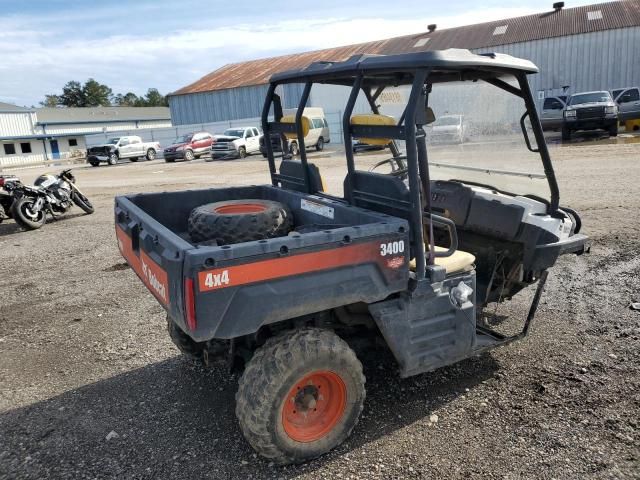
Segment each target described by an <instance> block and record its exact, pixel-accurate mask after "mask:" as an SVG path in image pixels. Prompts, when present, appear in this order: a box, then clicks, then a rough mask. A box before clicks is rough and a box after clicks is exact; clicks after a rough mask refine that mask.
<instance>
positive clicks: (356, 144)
mask: <svg viewBox="0 0 640 480" xmlns="http://www.w3.org/2000/svg"><path fill="white" fill-rule="evenodd" d="M390 144H391V142H389V143H388V144H386V145H371V144H370V143H366V142H363V141H362V140H360V139H357V138H354V139H353V143H352V147H353V153H360V152H369V151H371V150H384V149H385V148H387V147H388V146H389V145H390Z"/></svg>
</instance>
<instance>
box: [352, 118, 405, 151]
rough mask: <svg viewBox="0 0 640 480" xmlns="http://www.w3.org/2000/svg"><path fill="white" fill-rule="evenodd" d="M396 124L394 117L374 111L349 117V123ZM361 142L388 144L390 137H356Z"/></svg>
mask: <svg viewBox="0 0 640 480" xmlns="http://www.w3.org/2000/svg"><path fill="white" fill-rule="evenodd" d="M395 124H396V119H395V118H393V117H390V116H388V115H379V114H375V113H369V114H360V115H353V116H352V117H351V125H388V126H393V125H395ZM358 140H360V141H361V142H363V143H367V144H369V145H389V144H390V143H391V139H390V138H358Z"/></svg>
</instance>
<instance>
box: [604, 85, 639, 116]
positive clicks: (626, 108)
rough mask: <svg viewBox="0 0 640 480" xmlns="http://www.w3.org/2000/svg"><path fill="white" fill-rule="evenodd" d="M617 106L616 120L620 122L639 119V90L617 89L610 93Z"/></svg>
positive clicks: (636, 88)
mask: <svg viewBox="0 0 640 480" xmlns="http://www.w3.org/2000/svg"><path fill="white" fill-rule="evenodd" d="M611 95H612V96H613V99H614V100H615V102H616V103H617V104H618V118H619V119H620V121H621V122H627V121H629V120H638V119H640V88H639V87H630V88H618V89H615V90H613V91H612V92H611Z"/></svg>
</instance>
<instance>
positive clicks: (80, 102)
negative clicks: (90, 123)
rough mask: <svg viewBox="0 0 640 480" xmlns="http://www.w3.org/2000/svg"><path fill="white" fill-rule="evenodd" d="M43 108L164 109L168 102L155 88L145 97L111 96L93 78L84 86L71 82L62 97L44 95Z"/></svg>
mask: <svg viewBox="0 0 640 480" xmlns="http://www.w3.org/2000/svg"><path fill="white" fill-rule="evenodd" d="M40 105H42V106H44V107H57V106H61V107H108V106H111V105H115V106H120V107H166V106H169V101H168V99H167V97H166V96H165V95H162V94H161V93H160V92H158V90H157V89H156V88H150V89H149V90H147V93H146V95H141V96H138V95H136V94H135V93H133V92H127V93H125V94H124V95H123V94H122V93H118V94H116V95H114V94H113V91H112V90H111V88H109V87H108V86H107V85H103V84H101V83H99V82H97V81H96V80H94V79H93V78H90V79H88V80H87V81H86V82H85V83H84V85H81V84H80V82H77V81H75V80H72V81H70V82H67V83H66V84H65V86H64V87H63V88H62V95H45V99H44V100H43V101H42V102H40Z"/></svg>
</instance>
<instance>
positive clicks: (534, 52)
mask: <svg viewBox="0 0 640 480" xmlns="http://www.w3.org/2000/svg"><path fill="white" fill-rule="evenodd" d="M474 51H476V52H498V53H506V54H508V55H513V56H514V57H521V58H526V59H529V60H531V61H532V62H533V63H535V64H536V65H537V66H538V68H539V69H540V73H539V74H538V75H531V76H529V83H530V85H531V90H532V91H533V93H534V95H535V96H536V98H537V95H536V94H537V92H539V91H544V92H545V96H550V95H555V94H559V93H561V92H560V89H561V88H562V87H563V86H565V85H568V86H569V90H568V93H569V94H571V93H576V92H584V91H589V90H613V89H614V88H618V87H630V86H637V85H640V61H639V60H638V59H640V27H633V28H624V29H618V30H607V31H602V32H594V33H586V34H582V35H571V36H568V37H556V38H548V39H544V40H536V41H533V42H525V43H516V44H512V45H503V46H498V47H491V48H485V49H479V50H474ZM539 103H541V101H540V100H539Z"/></svg>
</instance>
